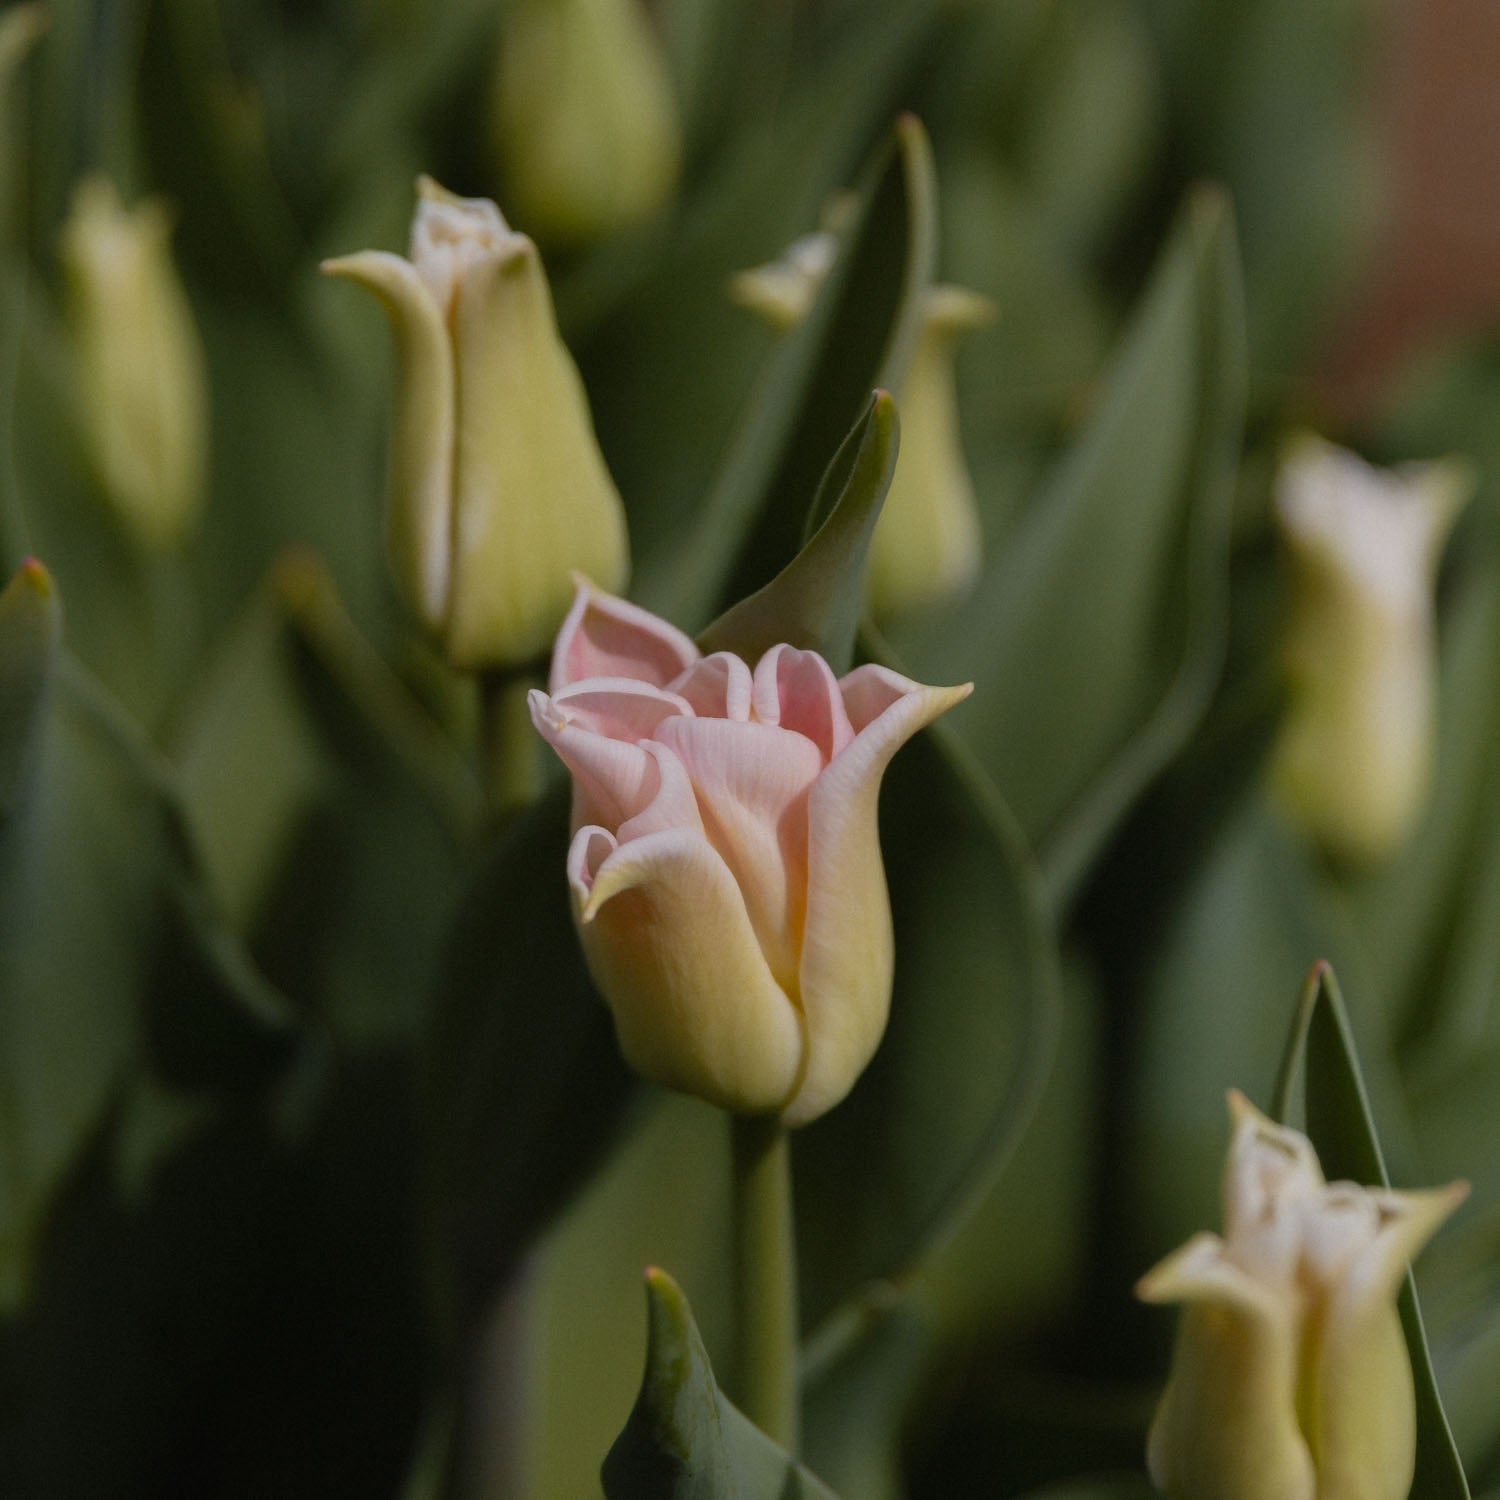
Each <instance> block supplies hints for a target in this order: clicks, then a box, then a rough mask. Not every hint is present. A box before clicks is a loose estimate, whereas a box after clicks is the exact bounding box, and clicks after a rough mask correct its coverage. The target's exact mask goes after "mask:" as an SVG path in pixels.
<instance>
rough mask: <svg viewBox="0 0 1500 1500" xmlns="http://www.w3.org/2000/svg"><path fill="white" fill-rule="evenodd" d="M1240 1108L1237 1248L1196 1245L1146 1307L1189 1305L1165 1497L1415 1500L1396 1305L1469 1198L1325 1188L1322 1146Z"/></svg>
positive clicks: (1231, 1174)
mask: <svg viewBox="0 0 1500 1500" xmlns="http://www.w3.org/2000/svg"><path fill="white" fill-rule="evenodd" d="M1229 1107H1230V1116H1231V1119H1232V1120H1233V1125H1234V1134H1233V1139H1232V1141H1231V1144H1230V1148H1229V1158H1228V1162H1227V1164H1226V1167H1225V1172H1224V1234H1223V1237H1222V1238H1221V1237H1220V1236H1219V1235H1216V1234H1199V1235H1195V1236H1194V1237H1193V1238H1192V1239H1191V1240H1189V1241H1188V1242H1187V1244H1186V1245H1184V1246H1183V1247H1182V1249H1180V1250H1178V1251H1177V1252H1176V1253H1175V1254H1173V1255H1169V1256H1168V1257H1167V1258H1166V1260H1164V1261H1162V1262H1161V1264H1160V1265H1158V1266H1157V1267H1156V1268H1155V1269H1154V1270H1152V1271H1151V1272H1150V1273H1149V1274H1148V1275H1146V1276H1145V1277H1143V1278H1142V1280H1141V1282H1140V1285H1139V1286H1138V1287H1137V1289H1136V1290H1137V1293H1138V1294H1139V1295H1140V1296H1141V1297H1142V1298H1144V1299H1145V1300H1146V1301H1148V1302H1180V1303H1182V1304H1184V1309H1183V1313H1182V1317H1181V1321H1180V1323H1179V1325H1178V1333H1177V1347H1176V1351H1175V1353H1174V1354H1173V1358H1172V1373H1171V1377H1170V1379H1169V1380H1168V1382H1167V1388H1166V1391H1165V1392H1164V1393H1163V1395H1162V1399H1161V1405H1160V1406H1159V1407H1158V1409H1157V1413H1156V1420H1155V1421H1154V1422H1153V1423H1152V1426H1151V1436H1150V1439H1149V1441H1148V1446H1147V1462H1148V1464H1149V1467H1150V1470H1151V1477H1152V1480H1153V1481H1154V1482H1155V1483H1156V1485H1157V1486H1158V1488H1160V1489H1161V1490H1163V1491H1164V1492H1165V1493H1166V1494H1167V1495H1168V1496H1170V1497H1172V1500H1405V1497H1406V1494H1407V1491H1408V1490H1409V1489H1410V1487H1411V1479H1412V1470H1413V1465H1414V1462H1415V1455H1416V1413H1415V1401H1414V1397H1413V1392H1412V1375H1411V1362H1410V1360H1409V1358H1408V1356H1407V1352H1406V1341H1405V1338H1404V1337H1403V1335H1402V1332H1401V1322H1400V1318H1399V1316H1398V1314H1397V1311H1396V1305H1395V1298H1396V1292H1397V1290H1398V1289H1399V1287H1400V1284H1401V1280H1402V1278H1403V1277H1404V1275H1405V1273H1406V1267H1407V1263H1408V1262H1409V1261H1410V1260H1411V1259H1412V1257H1413V1256H1415V1255H1416V1254H1417V1252H1418V1251H1419V1250H1420V1249H1421V1248H1422V1246H1423V1245H1425V1244H1426V1243H1427V1241H1428V1240H1429V1239H1430V1238H1431V1237H1432V1235H1433V1234H1434V1233H1435V1232H1436V1231H1437V1229H1438V1226H1439V1225H1440V1224H1441V1223H1442V1222H1443V1220H1444V1219H1446V1218H1447V1217H1448V1215H1449V1214H1450V1213H1451V1212H1452V1211H1453V1209H1454V1208H1455V1207H1456V1206H1457V1205H1458V1204H1459V1203H1460V1202H1462V1200H1463V1198H1464V1197H1465V1195H1466V1194H1467V1192H1468V1184H1467V1183H1454V1184H1452V1185H1451V1186H1449V1187H1446V1188H1442V1189H1439V1190H1437V1191H1434V1192H1418V1193H1403V1192H1392V1191H1390V1190H1388V1189H1383V1188H1380V1189H1377V1188H1362V1187H1356V1186H1355V1185H1354V1184H1352V1183H1347V1182H1335V1183H1326V1182H1324V1180H1323V1173H1322V1171H1321V1169H1320V1168H1319V1165H1318V1159H1317V1156H1316V1154H1315V1153H1314V1151H1313V1148H1312V1145H1311V1143H1310V1142H1309V1141H1308V1140H1307V1138H1306V1137H1305V1136H1303V1135H1301V1134H1299V1133H1298V1132H1297V1131H1295V1130H1290V1129H1287V1128H1286V1127H1285V1126H1280V1125H1276V1124H1274V1123H1273V1122H1272V1121H1270V1120H1268V1119H1267V1118H1266V1117H1265V1116H1264V1115H1262V1114H1260V1113H1259V1112H1258V1111H1257V1110H1256V1109H1255V1108H1254V1107H1253V1106H1252V1105H1251V1104H1250V1103H1249V1101H1248V1100H1246V1099H1245V1098H1244V1096H1243V1095H1241V1094H1239V1093H1236V1092H1231V1093H1230V1096H1229Z"/></svg>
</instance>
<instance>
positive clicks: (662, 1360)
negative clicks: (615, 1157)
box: [603, 1269, 833, 1500]
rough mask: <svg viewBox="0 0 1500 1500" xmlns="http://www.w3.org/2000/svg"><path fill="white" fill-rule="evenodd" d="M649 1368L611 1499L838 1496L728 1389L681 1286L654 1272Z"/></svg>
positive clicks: (618, 1456) (620, 1449) (620, 1444)
mask: <svg viewBox="0 0 1500 1500" xmlns="http://www.w3.org/2000/svg"><path fill="white" fill-rule="evenodd" d="M646 1306H647V1319H648V1323H649V1329H648V1334H647V1347H646V1375H645V1379H644V1380H643V1382H642V1384H641V1394H640V1397H639V1399H638V1400H637V1402H636V1406H635V1410H634V1411H633V1412H632V1413H631V1415H630V1420H629V1422H627V1423H626V1425H625V1430H624V1431H623V1432H622V1433H621V1434H620V1436H619V1437H618V1438H617V1439H616V1441H615V1445H614V1447H613V1448H611V1449H610V1451H609V1457H608V1458H606V1459H605V1461H604V1473H603V1479H604V1493H605V1495H606V1496H607V1497H608V1500H832V1497H833V1492H832V1491H831V1490H830V1489H828V1488H827V1487H826V1486H825V1485H823V1484H821V1483H819V1481H818V1480H817V1479H815V1478H814V1477H813V1476H812V1475H811V1474H810V1473H808V1471H807V1470H806V1469H804V1468H802V1467H801V1466H800V1465H798V1464H797V1463H796V1462H795V1461H794V1460H793V1459H791V1458H789V1457H788V1456H787V1455H786V1454H785V1453H784V1452H782V1450H781V1449H780V1448H778V1447H777V1446H776V1444H775V1443H773V1442H772V1441H771V1439H770V1438H768V1437H767V1436H766V1435H765V1434H764V1433H763V1432H761V1431H760V1429H759V1428H757V1427H756V1426H755V1425H754V1424H753V1423H752V1422H751V1421H750V1419H749V1418H748V1417H746V1416H744V1415H743V1414H742V1413H741V1412H740V1411H739V1410H738V1409H737V1408H736V1407H734V1406H733V1405H732V1404H731V1403H730V1402H729V1401H728V1400H727V1399H726V1398H725V1396H724V1394H723V1392H722V1391H720V1390H719V1387H718V1384H717V1382H716V1381H715V1380H714V1374H713V1369H712V1367H711V1366H710V1364H709V1362H708V1354H707V1352H706V1351H705V1350H704V1347H703V1340H702V1339H701V1338H700V1337H699V1335H698V1329H697V1326H696V1324H694V1322H693V1314H692V1310H691V1309H690V1308H689V1307H688V1303H687V1298H686V1297H684V1296H683V1294H682V1289H681V1288H680V1287H679V1286H678V1285H677V1283H676V1282H675V1281H673V1280H672V1278H671V1277H670V1276H668V1275H667V1274H666V1272H665V1271H659V1270H655V1269H653V1270H650V1271H648V1272H647V1273H646Z"/></svg>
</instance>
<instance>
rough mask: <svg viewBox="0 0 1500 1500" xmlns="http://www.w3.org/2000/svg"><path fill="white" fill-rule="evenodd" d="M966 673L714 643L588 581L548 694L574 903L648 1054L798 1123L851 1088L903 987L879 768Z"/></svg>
mask: <svg viewBox="0 0 1500 1500" xmlns="http://www.w3.org/2000/svg"><path fill="white" fill-rule="evenodd" d="M968 693H969V686H968V685H966V686H963V687H954V688H938V687H923V686H922V685H921V684H919V683H915V682H911V681H909V680H908V679H906V678H905V677H900V676H898V675H897V674H896V673H894V672H890V671H887V670H886V669H885V668H884V667H879V666H863V667H856V668H855V669H854V671H852V672H850V673H848V674H847V675H846V676H844V677H842V678H835V677H834V675H833V672H832V670H831V669H830V667H829V665H828V663H827V662H826V661H824V660H823V658H822V657H821V656H819V655H817V654H816V653H815V652H812V651H799V650H795V649H794V648H793V647H791V646H787V645H779V646H773V647H772V648H771V649H770V650H769V651H767V652H766V653H765V655H764V656H762V657H761V658H760V660H759V662H757V663H756V664H755V665H754V667H753V668H752V666H751V664H750V663H748V662H746V661H742V660H741V659H740V658H739V657H737V656H734V655H732V654H730V653H729V652H723V651H720V652H715V653H713V654H712V655H709V656H704V655H703V654H702V653H701V652H700V651H699V650H698V648H697V647H696V646H695V645H694V644H693V642H692V641H691V640H689V639H688V637H687V636H685V635H683V634H682V632H681V631H679V630H676V629H674V628H673V627H672V626H671V625H669V624H668V623H667V622H666V621H665V620H660V619H658V618H657V617H656V616H654V615H651V614H648V613H647V612H646V611H645V610H643V609H639V608H637V607H636V606H634V605H632V604H628V603H626V601H625V600H623V599H616V598H613V597H611V596H610V595H608V594H605V593H602V592H601V591H599V590H598V589H595V588H594V587H593V586H592V585H590V584H588V583H587V582H586V581H584V580H580V584H579V591H578V596H577V599H576V600H575V602H574V605H573V608H572V611H571V612H570V613H569V615H568V618H567V621H566V622H565V624H564V625H563V628H562V631H561V632H560V634H559V635H558V638H557V647H556V649H555V651H554V652H553V656H552V674H551V679H550V682H549V684H548V691H547V692H545V693H542V692H534V693H532V695H531V714H532V719H533V722H534V723H535V724H536V727H537V729H538V731H539V732H540V733H541V735H542V737H543V738H544V739H545V740H546V741H547V742H548V744H550V745H551V746H552V748H553V749H554V750H555V751H556V752H557V755H558V757H559V758H560V759H561V760H562V762H563V763H564V765H566V766H567V768H568V770H569V771H570V772H571V773H572V777H573V843H572V847H571V848H570V850H569V853H568V882H569V885H570V887H571V889H572V893H573V906H574V914H575V917H576V919H577V923H578V928H579V933H580V936H581V938H582V941H583V949H584V955H585V957H586V958H587V960H588V965H589V971H590V973H591V974H592V975H593V977H594V980H595V982H596V983H597V984H598V986H599V988H600V990H601V991H602V993H603V995H604V997H605V999H606V1000H607V1001H608V1002H609V1005H610V1009H611V1010H612V1012H613V1014H614V1020H615V1029H616V1031H617V1033H618V1034H619V1038H620V1045H621V1047H622V1049H623V1050H624V1052H625V1055H626V1057H627V1059H628V1060H629V1061H630V1063H631V1065H632V1066H633V1067H634V1068H635V1069H636V1070H637V1071H638V1072H640V1073H642V1074H644V1075H645V1076H646V1077H647V1078H650V1079H652V1080H653V1081H655V1082H657V1083H660V1084H663V1085H665V1086H666V1087H668V1088H675V1089H680V1090H682V1091H684V1092H686V1093H691V1094H697V1095H699V1096H701V1097H702V1098H705V1099H708V1100H709V1101H711V1102H712V1103H715V1104H719V1105H722V1106H723V1107H724V1108H726V1109H731V1110H735V1111H738V1112H741V1113H746V1114H761V1113H764V1114H776V1115H779V1116H780V1117H781V1118H782V1120H783V1121H784V1122H785V1123H786V1124H788V1125H802V1124H805V1123H806V1122H807V1121H809V1120H812V1119H815V1118H816V1117H817V1116H818V1115H821V1114H823V1113H824V1112H825V1111H826V1110H828V1109H831V1108H832V1107H833V1106H834V1105H835V1104H837V1103H838V1101H839V1100H840V1099H842V1098H843V1097H844V1095H845V1094H847V1093H848V1092H849V1090H850V1089H851V1088H852V1087H853V1085H854V1081H855V1079H857V1078H858V1077H859V1075H860V1073H861V1072H862V1071H863V1069H864V1067H865V1064H866V1063H868V1062H869V1060H870V1058H871V1057H872V1056H873V1055H874V1052H875V1048H876V1046H877V1045H878V1044H879V1042H880V1038H881V1035H882V1034H883V1033H884V1031H885V1023H886V1017H887V1015H888V1013H889V1009H890V1000H891V980H892V965H893V960H894V955H893V938H892V931H891V911H890V903H889V900H888V898H887V895H886V886H885V872H884V868H883V866H882V864H881V859H880V840H879V833H878V829H877V827H876V801H877V798H878V795H879V791H880V781H881V777H882V776H883V775H884V773H885V768H886V766H887V765H888V764H889V763H890V760H891V758H892V756H894V755H895V753H896V751H897V750H898V749H899V748H900V747H901V746H902V745H903V744H904V743H905V742H906V741H907V740H908V739H910V738H911V736H912V735H914V734H915V733H916V732H917V731H918V730H919V729H921V728H922V727H923V726H924V725H926V724H929V723H931V722H932V720H933V719H935V718H937V716H938V715H939V714H941V713H943V712H945V711H946V710H947V709H949V708H951V707H952V706H953V705H954V704H956V703H958V702H959V701H960V700H962V699H963V698H965V697H967V696H968Z"/></svg>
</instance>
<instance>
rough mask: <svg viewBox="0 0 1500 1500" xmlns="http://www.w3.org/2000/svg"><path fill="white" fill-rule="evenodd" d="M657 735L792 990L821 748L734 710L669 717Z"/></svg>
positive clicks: (778, 973)
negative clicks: (716, 715) (724, 714)
mask: <svg viewBox="0 0 1500 1500" xmlns="http://www.w3.org/2000/svg"><path fill="white" fill-rule="evenodd" d="M658 738H659V739H660V741H661V743H662V744H664V745H666V746H667V748H668V749H669V750H671V751H672V753H673V754H674V755H675V756H676V757H677V759H678V760H680V761H681V763H682V765H683V767H684V768H685V769H686V771H687V774H688V776H689V778H690V779H691V781H692V784H693V791H694V792H695V793H696V795H697V801H698V811H699V813H700V814H701V815H702V818H703V830H704V832H705V833H706V834H707V836H708V839H709V841H710V842H711V843H712V844H713V846H714V848H715V849H717V850H718V851H719V854H720V855H721V856H722V857H723V859H724V862H725V864H727V865H728V866H729V869H730V871H731V873H732V874H733V875H734V878H735V881H736V883H737V884H738V885H739V888H740V892H741V894H742V895H743V897H744V900H745V907H746V909H747V910H748V912H749V913H750V921H751V924H752V926H753V927H754V929H755V935H756V938H757V940H758V941H759V942H760V945H761V949H762V951H763V952H764V953H765V956H766V962H767V963H768V964H769V965H770V968H771V972H772V974H773V975H774V976H775V978H776V982H777V983H778V984H779V985H781V986H782V988H783V989H784V990H785V991H786V992H787V994H788V995H791V996H794V997H795V996H796V995H797V994H798V980H797V975H798V964H799V956H800V953H801V947H802V929H803V923H804V920H805V917H806V910H807V794H808V789H809V788H810V787H811V786H812V784H813V782H814V781H815V780H816V778H817V776H818V773H819V771H821V770H822V767H823V757H822V755H821V753H820V752H819V750H818V747H817V746H816V745H815V744H813V742H812V741H811V740H809V739H808V738H807V737H806V736H804V735H801V734H797V733H794V732H793V731H791V730H787V729H781V728H777V727H775V726H773V725H769V724H755V723H747V724H739V723H734V722H732V721H730V720H727V719H702V718H694V719H683V718H676V719H668V720H666V721H665V722H663V724H662V726H661V729H660V732H659V735H658Z"/></svg>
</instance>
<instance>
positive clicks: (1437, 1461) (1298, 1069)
mask: <svg viewBox="0 0 1500 1500" xmlns="http://www.w3.org/2000/svg"><path fill="white" fill-rule="evenodd" d="M1299 1084H1300V1085H1301V1090H1302V1094H1303V1102H1304V1108H1305V1114H1306V1120H1307V1134H1308V1137H1309V1139H1310V1140H1311V1141H1312V1143H1313V1145H1314V1146H1315V1147H1316V1148H1317V1152H1318V1157H1319V1160H1320V1161H1321V1162H1322V1165H1323V1170H1324V1172H1325V1173H1326V1175H1327V1176H1328V1177H1329V1178H1330V1179H1333V1178H1338V1179H1348V1180H1352V1181H1354V1182H1362V1183H1371V1184H1379V1185H1380V1186H1381V1187H1387V1188H1388V1187H1390V1185H1391V1181H1390V1177H1389V1175H1388V1174H1387V1172H1386V1168H1385V1157H1384V1155H1383V1154H1382V1152H1381V1149H1380V1138H1379V1136H1378V1134H1377V1133H1376V1129H1375V1117H1374V1114H1373V1112H1372V1110H1371V1108H1370V1099H1369V1094H1368V1093H1367V1091H1366V1089H1365V1082H1364V1078H1363V1076H1362V1075H1361V1073H1360V1067H1359V1056H1358V1054H1357V1052H1356V1050H1355V1045H1354V1032H1353V1029H1352V1027H1351V1026H1350V1024H1349V1014H1348V1012H1347V1010H1346V1009H1345V1008H1344V1001H1343V996H1342V995H1341V994H1340V993H1339V986H1338V981H1337V980H1336V979H1335V978H1334V974H1333V969H1332V968H1331V967H1330V966H1329V965H1328V964H1325V963H1319V964H1315V965H1314V966H1313V969H1312V971H1311V972H1310V973H1309V975H1308V977H1307V982H1306V984H1305V985H1304V986H1303V991H1302V998H1301V1001H1300V1003H1299V1004H1298V1007H1297V1012H1296V1015H1295V1017H1294V1020H1293V1024H1292V1031H1291V1035H1290V1037H1289V1038H1288V1040H1287V1047H1286V1052H1285V1054H1284V1056H1283V1058H1282V1064H1281V1071H1280V1075H1279V1077H1278V1079H1277V1083H1276V1092H1275V1107H1274V1114H1275V1116H1276V1118H1277V1119H1278V1120H1280V1121H1282V1123H1284V1124H1285V1123H1289V1122H1290V1121H1291V1119H1292V1117H1293V1113H1294V1109H1295V1105H1296V1096H1297V1092H1298V1085H1299ZM1397 1307H1398V1309H1399V1311H1400V1313H1401V1326H1402V1329H1403V1331H1404V1332H1405V1334H1406V1347H1407V1350H1408V1352H1409V1354H1410V1356H1411V1365H1412V1375H1413V1378H1414V1380H1415V1383H1416V1400H1417V1461H1416V1474H1415V1477H1414V1478H1413V1480H1412V1488H1411V1496H1412V1500H1469V1483H1468V1480H1467V1479H1466V1478H1465V1476H1464V1467H1463V1462H1462V1460H1461V1459H1460V1458H1459V1454H1458V1445H1457V1444H1456V1443H1455V1442H1454V1440H1453V1430H1452V1428H1451V1427H1450V1425H1449V1422H1448V1416H1447V1413H1446V1412H1445V1411H1444V1410H1443V1400H1442V1395H1441V1394H1440V1392H1439V1391H1438V1387H1437V1377H1436V1376H1435V1375H1434V1373H1433V1368H1432V1355H1431V1353H1430V1352H1429V1350H1428V1347H1427V1334H1426V1330H1425V1329H1424V1327H1423V1324H1422V1309H1421V1306H1420V1304H1419V1303H1418V1301H1417V1284H1416V1281H1415V1279H1414V1278H1413V1276H1412V1273H1411V1270H1410V1268H1409V1267H1408V1269H1407V1272H1406V1280H1405V1283H1404V1285H1403V1286H1402V1288H1401V1294H1400V1297H1399V1298H1398V1300H1397Z"/></svg>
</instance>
